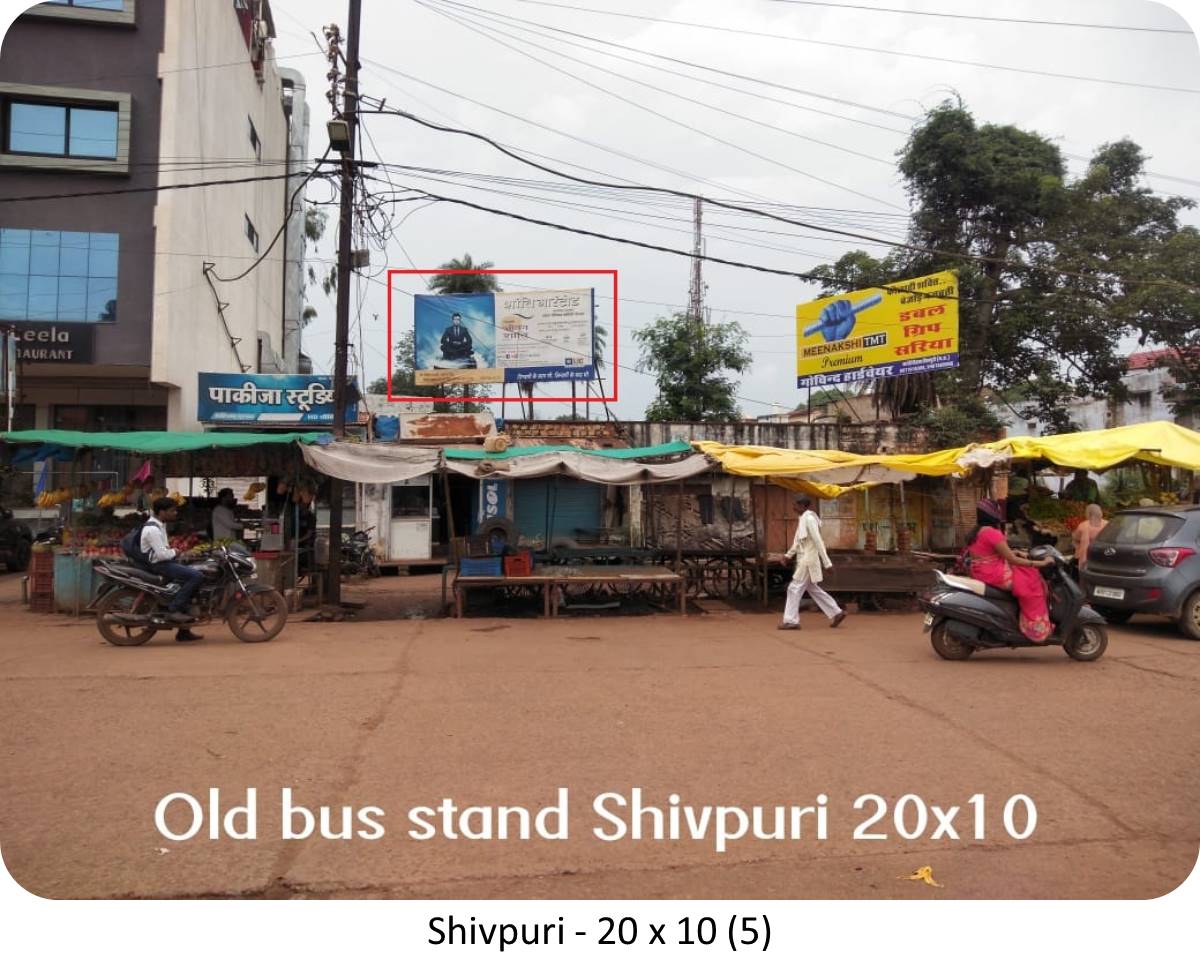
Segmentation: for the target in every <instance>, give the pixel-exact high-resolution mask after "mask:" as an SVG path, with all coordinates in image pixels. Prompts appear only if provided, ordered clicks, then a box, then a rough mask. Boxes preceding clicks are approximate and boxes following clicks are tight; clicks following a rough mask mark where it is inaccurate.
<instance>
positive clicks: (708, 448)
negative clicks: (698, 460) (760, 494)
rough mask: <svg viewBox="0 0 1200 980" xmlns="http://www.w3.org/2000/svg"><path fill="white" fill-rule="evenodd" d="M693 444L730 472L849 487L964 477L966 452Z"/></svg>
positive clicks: (776, 480)
mask: <svg viewBox="0 0 1200 980" xmlns="http://www.w3.org/2000/svg"><path fill="white" fill-rule="evenodd" d="M693 445H694V446H695V447H696V449H697V450H699V451H700V452H702V453H704V454H706V455H708V456H711V457H712V458H713V459H715V460H717V461H718V462H719V463H720V464H721V468H722V469H723V470H725V472H726V473H732V474H734V475H735V476H751V477H753V476H765V477H767V478H769V479H771V480H772V482H779V481H780V480H781V479H789V480H804V481H806V482H809V483H826V484H838V485H841V486H847V485H849V484H856V483H858V484H864V483H865V484H875V483H898V482H900V481H901V480H910V479H912V478H913V477H914V476H949V475H951V474H961V473H964V472H966V470H965V468H964V467H962V466H960V465H959V464H958V463H957V462H956V459H957V457H958V456H959V455H960V454H961V453H962V452H963V450H962V449H944V450H940V451H938V452H935V453H924V454H897V455H888V454H886V453H879V454H876V455H872V456H861V455H859V454H858V453H847V452H842V451H841V450H840V449H777V448H775V447H772V446H727V445H725V444H723V443H720V442H696V443H693Z"/></svg>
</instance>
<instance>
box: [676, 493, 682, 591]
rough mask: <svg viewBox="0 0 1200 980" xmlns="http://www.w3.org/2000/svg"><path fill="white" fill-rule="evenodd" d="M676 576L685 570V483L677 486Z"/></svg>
mask: <svg viewBox="0 0 1200 980" xmlns="http://www.w3.org/2000/svg"><path fill="white" fill-rule="evenodd" d="M675 488H676V490H677V491H678V492H677V493H676V495H675V574H676V575H678V574H679V570H680V569H681V568H683V481H682V480H680V481H679V482H678V483H676V484H675Z"/></svg>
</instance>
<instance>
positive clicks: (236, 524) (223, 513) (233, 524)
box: [212, 506, 242, 541]
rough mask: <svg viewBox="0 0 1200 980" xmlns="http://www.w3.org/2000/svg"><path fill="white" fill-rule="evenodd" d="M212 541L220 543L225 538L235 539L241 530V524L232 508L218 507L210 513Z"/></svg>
mask: <svg viewBox="0 0 1200 980" xmlns="http://www.w3.org/2000/svg"><path fill="white" fill-rule="evenodd" d="M212 525H213V540H214V541H222V540H224V539H226V538H236V537H237V532H238V531H240V530H241V529H242V522H241V521H239V520H238V519H237V515H236V514H235V513H234V512H233V508H232V507H224V506H218V507H214V508H213V512H212Z"/></svg>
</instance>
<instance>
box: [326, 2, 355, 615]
mask: <svg viewBox="0 0 1200 980" xmlns="http://www.w3.org/2000/svg"><path fill="white" fill-rule="evenodd" d="M361 20H362V0H350V12H349V19H348V24H347V27H346V84H345V94H344V97H343V102H342V116H343V117H344V119H345V120H346V126H347V129H348V130H349V134H350V146H349V149H347V150H343V151H342V186H341V192H340V197H341V202H340V203H341V208H340V214H339V217H338V264H337V273H338V283H337V287H338V292H337V330H336V333H335V339H334V345H333V435H334V438H335V439H344V438H345V436H346V408H347V404H348V402H349V398H348V394H349V393H348V392H347V390H346V360H347V353H348V350H349V346H350V277H351V275H352V272H351V268H350V250H351V249H352V248H353V240H352V236H351V231H352V230H353V223H354V139H355V134H356V132H357V129H358V127H357V125H356V122H357V118H356V116H355V112H356V110H357V108H358V30H359V23H360V22H361ZM343 497H344V494H343V492H342V481H341V480H339V479H336V478H330V480H329V564H328V567H327V569H326V573H325V574H326V594H327V595H328V597H329V604H330V605H333V606H337V605H341V601H342V502H343Z"/></svg>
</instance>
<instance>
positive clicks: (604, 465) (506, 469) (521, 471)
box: [446, 451, 716, 484]
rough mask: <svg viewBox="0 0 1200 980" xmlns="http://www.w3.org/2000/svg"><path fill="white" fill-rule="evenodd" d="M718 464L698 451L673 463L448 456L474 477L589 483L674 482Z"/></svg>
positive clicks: (564, 454)
mask: <svg viewBox="0 0 1200 980" xmlns="http://www.w3.org/2000/svg"><path fill="white" fill-rule="evenodd" d="M715 466H716V464H715V463H714V462H713V461H712V460H711V459H709V458H708V457H707V456H703V455H701V454H699V453H697V454H696V455H694V456H689V457H687V458H686V459H681V460H678V461H676V462H673V463H647V462H645V461H644V460H639V459H613V458H611V457H607V456H591V455H588V454H586V453H576V452H569V451H553V452H546V453H537V454H536V455H529V456H515V457H511V458H509V459H496V460H491V459H447V460H446V469H448V470H449V471H450V472H452V473H461V474H462V475H463V476H469V477H471V478H473V479H476V480H478V479H483V478H489V479H496V478H500V479H510V480H526V479H530V478H533V477H539V476H555V475H561V476H569V477H574V478H575V479H577V480H586V481H587V482H589V483H609V484H630V483H671V482H674V481H676V480H686V479H688V478H690V477H693V476H697V475H699V474H700V473H707V472H708V471H709V470H711V469H713V468H714V467H715Z"/></svg>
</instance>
